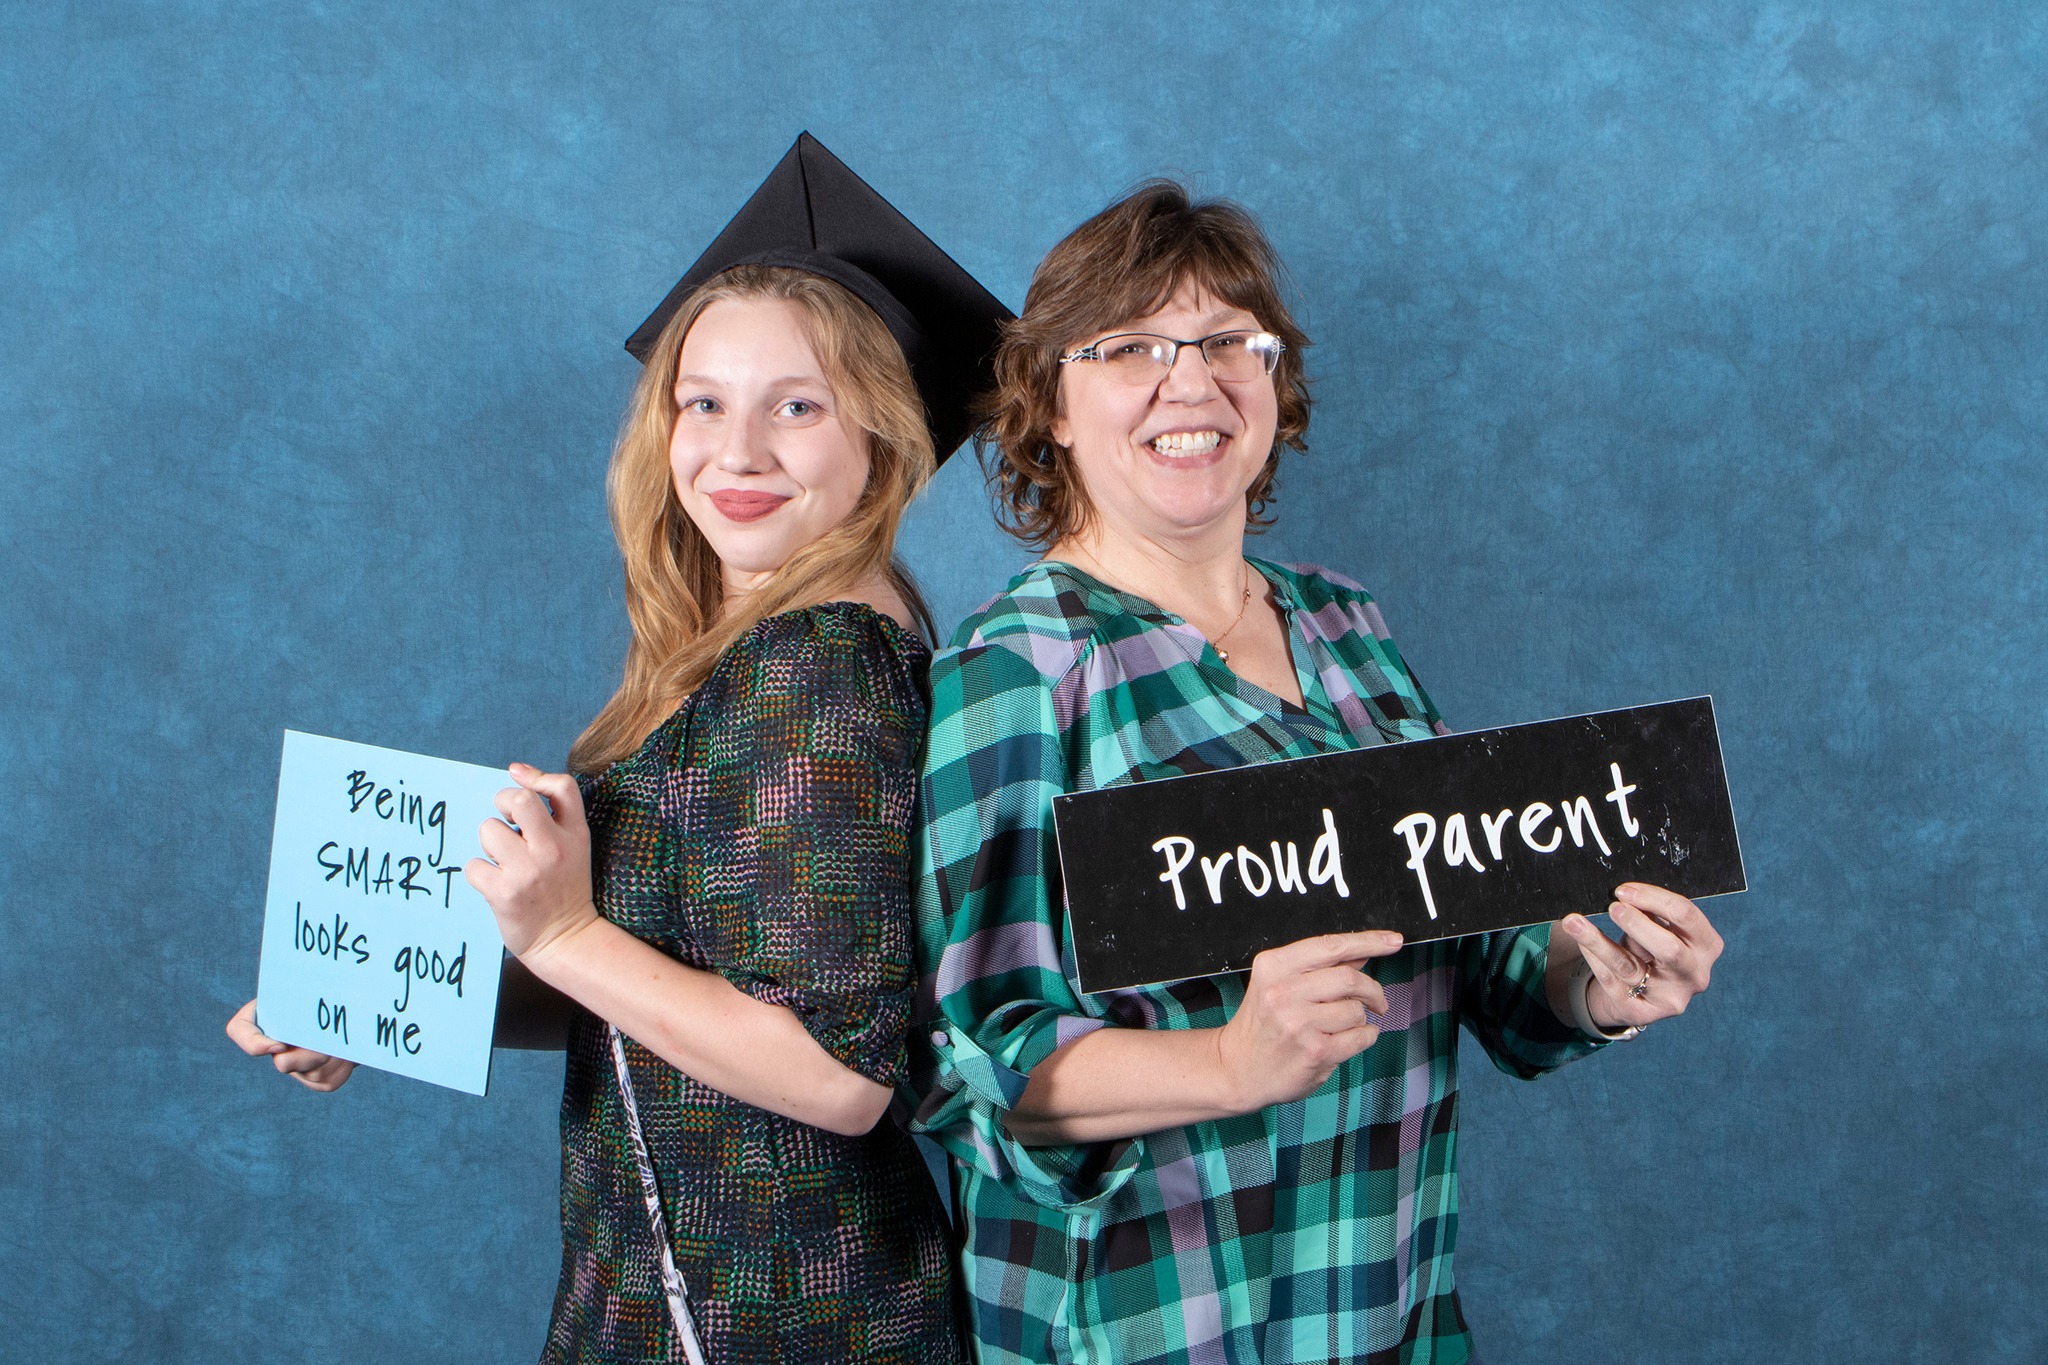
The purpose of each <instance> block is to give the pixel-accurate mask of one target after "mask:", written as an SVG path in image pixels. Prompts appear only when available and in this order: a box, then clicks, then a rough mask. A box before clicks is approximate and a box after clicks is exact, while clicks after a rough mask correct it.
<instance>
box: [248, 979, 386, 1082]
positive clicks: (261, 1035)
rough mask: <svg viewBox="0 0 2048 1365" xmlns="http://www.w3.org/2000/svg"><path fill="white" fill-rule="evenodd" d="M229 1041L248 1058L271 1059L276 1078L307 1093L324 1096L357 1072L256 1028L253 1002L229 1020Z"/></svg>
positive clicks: (339, 1061) (349, 1065)
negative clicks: (292, 1082) (291, 1082)
mask: <svg viewBox="0 0 2048 1365" xmlns="http://www.w3.org/2000/svg"><path fill="white" fill-rule="evenodd" d="M228 1037H230V1038H232V1039H234V1042H235V1046H236V1047H238V1048H240V1049H242V1051H244V1052H246V1053H248V1054H249V1055H250V1056H251V1057H268V1058H270V1061H271V1064H272V1065H273V1066H275V1067H276V1068H277V1070H278V1074H279V1075H283V1076H289V1077H291V1078H292V1079H293V1080H295V1081H297V1082H298V1083H299V1084H300V1085H303V1086H305V1087H306V1088H307V1089H308V1090H318V1091H319V1092H320V1093H322V1094H323V1095H324V1094H326V1093H327V1092H329V1091H331V1090H338V1089H340V1088H341V1084H342V1082H343V1081H346V1080H347V1079H348V1078H349V1076H350V1075H352V1074H353V1073H354V1071H355V1069H356V1064H355V1063H354V1062H348V1061H343V1060H342V1059H341V1058H339V1057H330V1056H328V1055H327V1054H326V1053H324V1052H315V1051H314V1050H313V1049H311V1048H309V1047H293V1046H292V1045H291V1044H290V1043H280V1042H279V1041H277V1039H275V1038H272V1037H271V1036H270V1035H269V1034H267V1033H265V1032H264V1031H263V1030H262V1029H260V1028H257V1027H256V1002H255V1001H254V1000H251V1001H250V1002H249V1003H248V1004H246V1005H244V1006H242V1008H240V1009H238V1010H236V1011H235V1017H234V1018H232V1019H230V1020H228Z"/></svg>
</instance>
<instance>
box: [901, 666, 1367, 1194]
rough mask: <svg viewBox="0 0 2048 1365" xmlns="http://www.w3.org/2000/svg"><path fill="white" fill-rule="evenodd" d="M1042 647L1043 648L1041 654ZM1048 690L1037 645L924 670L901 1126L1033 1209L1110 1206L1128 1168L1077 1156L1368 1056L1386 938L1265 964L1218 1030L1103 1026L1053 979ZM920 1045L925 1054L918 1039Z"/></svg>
mask: <svg viewBox="0 0 2048 1365" xmlns="http://www.w3.org/2000/svg"><path fill="white" fill-rule="evenodd" d="M1045 652H1046V651H1044V650H1043V649H1042V647H1041V648H1040V649H1039V650H1038V651H1037V653H1045ZM1055 682H1056V680H1055V679H1052V678H1048V677H1047V676H1045V674H1044V673H1043V672H1041V671H1040V665H1039V663H1038V662H1036V656H1035V654H1034V651H1033V650H1032V648H1030V647H1029V646H1027V647H1026V648H1024V649H1014V648H1011V647H1009V646H1008V645H1006V644H1004V643H987V642H977V643H975V644H972V645H970V646H969V647H967V648H965V649H962V650H960V651H958V652H956V653H954V654H951V655H948V656H945V657H944V658H942V659H941V660H940V661H939V662H938V663H937V664H936V665H934V668H933V673H932V727H931V735H930V739H929V742H928V744H927V748H926V760H925V777H924V787H923V793H922V802H923V805H922V812H921V813H922V815H923V830H922V838H923V844H922V848H921V853H920V875H919V878H918V893H917V894H918V917H919V923H918V929H919V935H918V938H919V952H920V967H921V968H922V970H923V972H924V975H925V977H926V979H927V982H928V983H929V984H930V988H931V990H932V992H933V995H934V1000H933V1002H932V1008H931V1012H930V1017H929V1020H928V1022H929V1024H930V1027H929V1028H923V1027H921V1028H919V1029H917V1030H915V1031H913V1034H912V1040H911V1042H912V1049H913V1052H914V1053H915V1054H917V1056H918V1062H919V1067H918V1069H919V1071H920V1073H921V1074H920V1076H919V1088H920V1090H921V1092H922V1095H921V1099H920V1103H919V1107H918V1114H917V1122H916V1123H915V1124H914V1125H913V1127H914V1128H918V1129H920V1130H922V1131H925V1132H928V1133H930V1134H932V1135H933V1136H934V1137H936V1138H937V1139H938V1140H939V1141H941V1143H942V1144H943V1145H945V1146H946V1147H947V1149H948V1150H949V1151H950V1152H952V1153H953V1155H954V1156H955V1157H956V1158H958V1159H960V1160H962V1161H966V1162H970V1163H973V1164H975V1165H976V1166H977V1167H978V1168H979V1169H981V1170H983V1171H984V1172H985V1173H987V1174H988V1175H991V1176H993V1177H995V1178H997V1179H1000V1180H1005V1181H1014V1182H1015V1183H1016V1185H1017V1187H1018V1188H1020V1189H1021V1190H1022V1191H1023V1192H1024V1193H1025V1194H1027V1195H1028V1196H1029V1197H1031V1198H1033V1199H1036V1200H1038V1201H1039V1202H1041V1203H1045V1204H1047V1205H1048V1206H1052V1207H1072V1206H1076V1205H1078V1204H1081V1203H1085V1202H1089V1201H1093V1200H1095V1199H1098V1198H1101V1197H1104V1196H1106V1194H1107V1193H1108V1192H1109V1191H1110V1190H1111V1189H1112V1188H1113V1187H1114V1185H1115V1184H1116V1183H1117V1180H1118V1172H1121V1171H1124V1170H1126V1169H1127V1167H1128V1165H1129V1164H1130V1163H1131V1162H1133V1161H1134V1160H1135V1156H1126V1155H1118V1154H1111V1156H1110V1162H1111V1164H1113V1166H1114V1168H1115V1169H1114V1170H1111V1171H1107V1172H1105V1171H1104V1170H1103V1169H1102V1168H1103V1165H1104V1163H1103V1162H1102V1161H1100V1160H1096V1159H1094V1157H1093V1156H1091V1154H1090V1153H1089V1152H1088V1151H1086V1150H1083V1149H1084V1147H1085V1146H1086V1145H1087V1144H1094V1143H1100V1142H1106V1141H1115V1140H1118V1139H1123V1138H1133V1137H1139V1136H1142V1135H1144V1134H1147V1133H1153V1132H1157V1131H1159V1130H1161V1129H1165V1128H1172V1127H1178V1126H1181V1125H1185V1124H1189V1123H1196V1122H1201V1121H1204V1120H1207V1119H1212V1118H1221V1117H1226V1116H1228V1115H1233V1114H1243V1113H1249V1112H1252V1111H1254V1110H1257V1109H1261V1108H1264V1107H1265V1106H1266V1105H1269V1104H1272V1103H1275V1102H1277V1101H1279V1100H1283V1099H1291V1098H1296V1097H1298V1096H1300V1095H1305V1094H1308V1093H1309V1092H1310V1091H1313V1090H1314V1089H1315V1088H1316V1087H1317V1086H1319V1085H1321V1084H1322V1082H1323V1081H1324V1080H1325V1079H1326V1078H1327V1077H1328V1075H1329V1073H1330V1072H1331V1070H1333V1069H1334V1068H1335V1067H1336V1066H1337V1065H1338V1064H1339V1063H1340V1062H1342V1061H1343V1060H1344V1059H1345V1058H1347V1057H1350V1056H1352V1055H1353V1054H1355V1053H1356V1052H1358V1051H1361V1050H1363V1049H1364V1048H1365V1047H1367V1046H1369V1045H1370V1044H1371V1042H1372V1041H1373V1039H1374V1038H1375V1037H1376V1036H1377V1033H1378V1030H1377V1027H1376V1026H1375V1025H1374V1024H1372V1022H1371V1021H1370V1019H1369V1017H1368V1014H1367V1010H1368V1009H1374V1010H1381V1011H1383V1010H1385V1008H1386V1000H1385V996H1384V995H1383V994H1382V993H1381V991H1380V987H1379V985H1378V983H1377V982H1375V981H1373V980H1372V979H1371V978H1370V977H1368V976H1366V975H1364V974H1363V973H1361V972H1360V971H1359V970H1358V968H1359V966H1360V965H1362V964H1363V963H1364V962H1365V961H1366V960H1367V959H1369V958H1372V957H1376V956H1379V955H1381V954H1383V953H1387V952H1391V951H1393V950H1394V949H1395V948H1397V947H1398V946H1399V944H1400V939H1399V937H1398V936H1396V935H1392V934H1383V933H1368V934H1340V935H1330V936H1327V937H1325V938H1320V939H1310V940H1305V941H1303V942H1301V943H1296V944H1290V945H1287V946H1286V947H1283V948H1278V949H1274V950H1271V951H1269V952H1267V953H1264V954H1261V955H1260V957H1259V959H1258V960H1257V962H1256V963H1255V964H1254V967H1253V971H1252V980H1251V981H1250V982H1249V983H1248V984H1247V993H1246V998H1245V1003H1244V1005H1243V1006H1242V1007H1241V1008H1240V1009H1239V1010H1238V1012H1237V1013H1236V1015H1234V1016H1233V1018H1232V1020H1231V1022H1230V1023H1229V1024H1226V1025H1225V1026H1223V1027H1222V1028H1220V1029H1190V1030H1178V1031H1169V1030H1149V1029H1144V1028H1135V1027H1115V1026H1106V1021H1105V1020H1103V1019H1100V1018H1096V1017H1093V1016H1091V1015H1090V1014H1089V1013H1088V1012H1087V1011H1086V1009H1085V1008H1084V1007H1083V1006H1082V1004H1081V1002H1080V1000H1079V998H1078V997H1077V996H1076V995H1075V994H1074V991H1073V986H1072V983H1071V982H1070V981H1068V980H1067V978H1066V975H1065V968H1064V958H1065V955H1066V951H1067V950H1066V948H1065V946H1064V944H1063V943H1062V941H1061V934H1062V932H1063V928H1064V919H1065V917H1064V916H1063V915H1061V914H1060V913H1059V911H1058V908H1057V907H1058V902H1059V895H1060V893H1059V887H1058V880H1057V879H1058V858H1057V852H1056V850H1055V848H1054V840H1053V832H1052V800H1053V798H1054V797H1055V796H1057V795H1058V794H1059V793H1060V792H1061V791H1063V790H1064V789H1065V786H1066V768H1065V761H1064V757H1063V749H1062V736H1061V732H1060V727H1059V722H1058V719H1057V715H1056V712H1055V709H1054V704H1053V701H1052V696H1053V689H1054V686H1055ZM927 1043H929V1044H930V1047H929V1050H927V1048H926V1044H927Z"/></svg>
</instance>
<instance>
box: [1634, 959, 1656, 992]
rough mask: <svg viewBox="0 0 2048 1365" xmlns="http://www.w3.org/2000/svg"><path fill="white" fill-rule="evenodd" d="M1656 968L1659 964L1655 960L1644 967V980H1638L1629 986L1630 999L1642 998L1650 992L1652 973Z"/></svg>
mask: <svg viewBox="0 0 2048 1365" xmlns="http://www.w3.org/2000/svg"><path fill="white" fill-rule="evenodd" d="M1656 969H1657V964H1656V963H1654V962H1653V963H1651V964H1650V965H1649V966H1647V967H1645V968H1643V976H1642V980H1640V981H1638V982H1636V984H1635V985H1633V986H1630V987H1629V988H1628V998H1629V999H1631V1000H1640V999H1642V998H1643V997H1644V996H1646V995H1648V994H1649V993H1650V973H1651V972H1653V971H1655V970H1656Z"/></svg>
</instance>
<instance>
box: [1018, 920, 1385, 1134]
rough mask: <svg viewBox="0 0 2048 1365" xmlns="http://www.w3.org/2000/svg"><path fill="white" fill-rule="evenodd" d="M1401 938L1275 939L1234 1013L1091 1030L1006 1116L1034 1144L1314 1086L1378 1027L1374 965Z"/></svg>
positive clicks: (1173, 1122)
mask: <svg viewBox="0 0 2048 1365" xmlns="http://www.w3.org/2000/svg"><path fill="white" fill-rule="evenodd" d="M1400 948H1401V936H1400V935H1399V934H1396V933H1391V932H1389V931H1386V930H1381V929H1372V930H1364V931H1361V932H1357V933H1348V934H1321V935H1318V936H1316V937H1314V938H1305V939H1301V940H1299V941H1297V942H1294V943H1288V944H1284V945H1282V946H1281V947H1278V948H1268V949H1267V950H1266V951H1265V952H1263V953H1260V954H1259V955H1258V956H1257V957H1256V958H1254V959H1252V968H1251V975H1250V977H1249V979H1248V980H1247V981H1246V982H1245V992H1244V1000H1243V1002H1242V1003H1241V1004H1240V1005H1239V1006H1238V1009H1237V1011H1236V1013H1234V1014H1233V1015H1232V1016H1231V1018H1230V1022H1228V1023H1226V1024H1224V1025H1222V1026H1221V1027H1220V1028H1203V1029H1186V1030H1165V1029H1144V1028H1104V1029H1097V1030H1095V1031H1094V1032H1092V1033H1087V1034H1083V1035H1082V1036H1081V1037H1079V1038H1076V1039H1074V1040H1073V1041H1072V1042H1070V1043H1068V1044H1066V1045H1065V1046H1063V1047H1061V1048H1060V1049H1059V1050H1057V1051H1056V1052H1054V1053H1053V1054H1052V1055H1051V1056H1050V1057H1047V1058H1046V1059H1045V1060H1044V1061H1042V1062H1040V1063H1039V1064H1038V1065H1037V1066H1036V1067H1034V1068H1032V1071H1031V1079H1030V1081H1029V1082H1028V1083H1027V1084H1026V1085H1025V1087H1024V1093H1023V1095H1022V1096H1020V1097H1019V1099H1018V1101H1017V1104H1016V1106H1015V1107H1014V1108H1013V1109H1012V1110H1011V1111H1010V1113H1009V1115H1008V1116H1007V1118H1006V1119H1005V1120H1004V1122H1005V1125H1006V1126H1007V1127H1008V1128H1009V1130H1010V1132H1011V1134H1012V1135H1013V1136H1015V1137H1016V1138H1017V1140H1018V1141H1020V1142H1023V1143H1026V1144H1039V1145H1043V1144H1046V1143H1055V1142H1102V1141H1107V1140H1110V1139H1115V1138H1126V1137H1137V1136H1140V1135H1142V1134H1145V1133H1156V1132H1158V1131H1160V1130H1161V1129H1164V1128H1177V1127H1180V1126H1182V1125H1185V1124H1190V1123H1203V1122H1207V1121H1209V1120H1211V1119H1219V1118H1231V1117H1235V1116H1236V1115H1239V1114H1250V1113H1256V1112H1257V1111H1258V1110H1261V1109H1264V1108H1266V1107H1267V1106H1268V1105H1273V1104H1284V1103H1286V1102H1288V1101H1290V1100H1298V1099H1301V1098H1302V1097H1304V1096H1306V1095H1310V1094H1313V1093H1314V1092H1315V1091H1317V1090H1318V1089H1320V1088H1321V1087H1322V1084H1323V1082H1325V1081H1327V1080H1328V1079H1329V1078H1330V1073H1331V1072H1333V1071H1335V1070H1336V1069H1337V1068H1338V1067H1339V1066H1341V1065H1343V1064H1344V1063H1345V1062H1346V1061H1349V1060H1350V1059H1351V1058H1353V1057H1355V1056H1357V1055H1358V1054H1359V1053H1361V1052H1363V1051H1365V1050H1366V1049H1367V1048H1369V1047H1371V1046H1372V1045H1373V1042H1374V1040H1375V1039H1377V1038H1378V1037H1379V1033H1380V1030H1379V1025H1378V1024H1377V1023H1375V1022H1374V1016H1376V1015H1383V1014H1385V1013H1386V1010H1387V996H1386V992H1385V990H1383V989H1382V988H1381V986H1380V983H1379V982H1377V981H1375V980H1374V979H1373V978H1372V977H1371V976H1369V975H1367V974H1366V972H1365V970H1364V968H1365V966H1366V965H1367V964H1368V963H1369V962H1371V961H1372V960H1373V959H1374V958H1380V957H1386V956H1388V955H1389V954H1391V953H1395V952H1398V951H1400Z"/></svg>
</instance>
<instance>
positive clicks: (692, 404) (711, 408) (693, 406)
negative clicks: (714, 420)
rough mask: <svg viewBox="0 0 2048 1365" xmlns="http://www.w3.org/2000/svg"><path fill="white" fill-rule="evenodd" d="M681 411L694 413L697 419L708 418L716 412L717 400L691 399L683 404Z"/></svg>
mask: <svg viewBox="0 0 2048 1365" xmlns="http://www.w3.org/2000/svg"><path fill="white" fill-rule="evenodd" d="M683 411H684V412H694V413H696V414H697V415H698V416H699V417H710V416H712V415H714V414H716V413H717V411H718V400H717V399H716V398H692V399H691V400H690V401H688V402H687V403H684V404H683Z"/></svg>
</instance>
